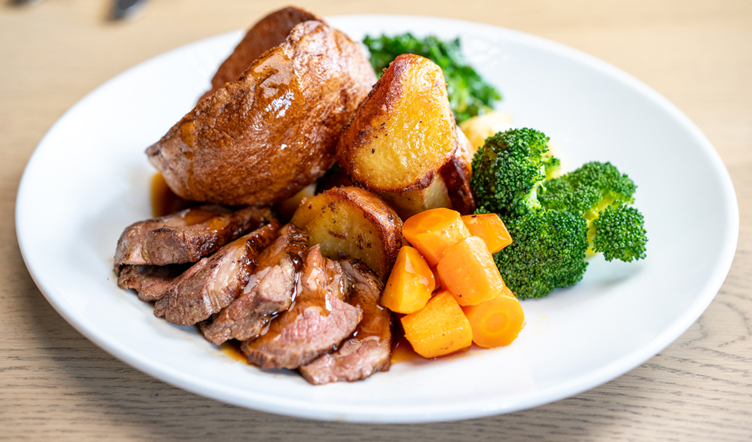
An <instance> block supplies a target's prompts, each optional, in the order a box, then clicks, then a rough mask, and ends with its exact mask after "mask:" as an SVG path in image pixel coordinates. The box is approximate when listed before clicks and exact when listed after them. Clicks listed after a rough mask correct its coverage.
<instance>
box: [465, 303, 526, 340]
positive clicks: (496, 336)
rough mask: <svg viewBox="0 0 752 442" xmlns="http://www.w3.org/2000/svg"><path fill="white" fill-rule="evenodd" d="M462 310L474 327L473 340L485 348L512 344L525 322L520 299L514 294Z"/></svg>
mask: <svg viewBox="0 0 752 442" xmlns="http://www.w3.org/2000/svg"><path fill="white" fill-rule="evenodd" d="M462 310H464V311H465V315H466V316H467V319H468V320H469V321H470V327H472V329H473V342H475V343H476V344H477V345H479V346H480V347H483V348H493V347H501V346H504V345H509V344H511V343H512V341H514V340H515V339H517V335H518V334H519V333H520V330H522V324H523V323H524V322H525V313H524V312H523V311H522V306H521V305H520V301H518V300H517V298H515V297H514V296H506V295H504V296H499V297H498V298H493V299H489V300H488V301H484V302H481V303H480V304H478V305H470V306H467V307H463V308H462Z"/></svg>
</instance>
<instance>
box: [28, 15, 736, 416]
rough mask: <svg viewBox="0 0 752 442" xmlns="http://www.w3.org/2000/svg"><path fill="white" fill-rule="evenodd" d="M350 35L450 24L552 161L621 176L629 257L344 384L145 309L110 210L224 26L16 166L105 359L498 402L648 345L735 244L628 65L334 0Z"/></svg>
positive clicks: (186, 102)
mask: <svg viewBox="0 0 752 442" xmlns="http://www.w3.org/2000/svg"><path fill="white" fill-rule="evenodd" d="M328 20H329V23H330V24H331V25H332V26H334V27H336V28H338V29H340V30H342V31H344V32H345V33H347V34H348V35H349V36H350V37H351V38H352V39H354V40H362V38H363V37H364V35H366V34H371V35H376V34H381V33H387V34H395V33H401V32H404V31H410V32H413V33H414V34H416V35H419V36H422V35H427V34H435V35H438V36H440V37H442V38H454V37H457V36H459V37H460V38H461V40H462V45H463V48H464V51H465V53H466V56H467V58H468V60H469V61H470V62H471V64H472V65H473V66H474V67H475V68H476V69H477V70H478V71H479V72H480V73H481V74H482V75H483V76H484V77H485V78H487V79H488V80H489V81H490V82H492V83H493V84H494V85H496V86H497V87H498V89H500V90H501V92H502V94H503V95H504V99H503V101H502V102H501V103H500V104H499V105H498V106H497V108H498V109H499V110H502V111H505V112H509V113H511V114H512V115H513V117H514V126H516V127H533V128H536V129H539V130H541V131H543V132H545V133H546V134H547V135H548V136H550V137H551V140H552V141H553V143H555V144H556V146H557V148H558V151H559V154H560V156H562V157H563V158H564V160H565V162H566V164H568V165H569V167H570V168H574V167H577V166H579V165H580V164H582V163H584V162H587V161H592V160H598V161H611V162H612V163H614V164H616V165H617V166H618V167H619V169H620V170H621V171H622V172H625V173H627V174H629V176H630V177H631V178H632V179H633V180H634V181H635V182H636V183H637V185H638V190H637V193H636V203H635V205H636V207H637V208H639V209H640V211H642V213H643V214H644V215H645V220H646V222H645V225H646V229H647V232H648V237H649V242H648V245H647V259H645V260H642V261H639V262H634V263H629V264H627V263H622V262H611V263H608V262H606V261H605V260H603V258H600V257H596V258H594V259H592V261H591V263H590V266H589V268H588V271H587V274H586V275H585V278H584V279H583V281H582V282H581V283H579V284H577V285H576V286H574V287H571V288H568V289H563V290H556V291H555V292H553V293H552V294H551V295H550V296H548V297H547V298H544V299H540V300H528V301H523V303H522V305H523V308H524V311H525V316H526V324H525V328H524V329H523V331H522V332H521V333H520V335H519V338H518V339H517V340H516V341H515V342H514V343H512V345H510V346H508V347H504V348H498V349H494V350H480V349H477V348H473V349H471V350H469V351H466V352H464V353H461V354H458V355H455V356H449V357H444V358H439V359H437V360H418V359H413V360H406V361H402V362H396V363H394V364H393V365H392V368H391V370H389V371H388V372H386V373H377V374H375V375H374V376H372V377H371V378H369V379H367V380H365V381H361V382H354V383H338V384H330V385H325V386H313V385H309V384H308V383H306V381H305V380H304V379H303V378H301V377H300V376H298V375H297V374H295V373H290V372H285V371H275V372H262V371H260V370H259V369H258V368H256V367H254V366H251V365H248V364H246V363H245V362H243V361H240V360H238V359H237V358H234V357H232V356H231V355H228V354H227V353H226V352H224V351H223V350H222V349H220V348H218V347H216V346H214V345H213V344H211V343H209V342H207V341H206V340H205V339H204V338H203V337H202V336H201V335H199V333H198V332H197V330H196V329H195V328H194V327H179V326H175V325H172V324H169V323H167V322H166V321H164V320H162V319H158V318H156V317H154V315H153V314H152V306H150V305H149V304H146V303H143V302H141V301H139V300H138V299H137V298H136V296H135V294H134V293H132V292H129V291H124V290H121V289H119V288H118V287H117V285H116V283H115V282H116V278H115V275H114V274H113V272H112V266H113V261H112V257H113V254H114V252H115V245H116V242H117V240H118V237H119V236H120V234H121V232H122V231H123V228H125V227H126V226H127V225H129V224H130V223H133V222H135V221H139V220H142V219H145V218H148V217H150V216H151V206H150V185H151V181H152V177H153V175H154V173H155V170H154V169H153V168H152V166H151V165H150V164H149V163H148V161H147V159H146V155H145V154H144V149H145V148H146V147H147V146H149V145H150V144H152V143H154V142H155V141H157V140H158V139H159V138H160V137H161V136H162V135H164V134H165V133H166V132H167V130H168V129H169V128H170V127H171V126H172V125H173V124H174V123H175V122H176V121H178V120H179V119H180V117H182V116H183V115H184V114H185V113H187V112H188V111H190V110H191V109H192V107H193V105H194V104H195V102H196V100H197V98H198V97H199V96H200V95H201V94H202V93H203V92H204V91H205V90H206V89H207V88H208V87H209V80H210V78H211V76H212V75H213V73H214V71H215V69H216V67H217V66H218V65H219V63H220V62H221V61H222V60H224V58H225V57H226V56H227V55H228V54H229V53H230V52H231V50H232V49H233V48H234V46H235V44H236V43H237V42H238V41H239V39H240V38H241V36H242V33H241V32H232V33H229V34H224V35H220V36H217V37H214V38H209V39H206V40H202V41H199V42H197V43H193V44H190V45H187V46H184V47H182V48H179V49H176V50H174V51H171V52H168V53H166V54H164V55H161V56H158V57H156V58H153V59H151V60H149V61H147V62H144V63H142V64H140V65H138V66H136V67H134V68H132V69H130V70H128V71H126V72H124V73H123V74H121V75H119V76H117V77H115V78H114V79H112V80H110V81H108V82H107V83H105V84H104V85H102V86H101V87H99V88H98V89H96V90H95V91H93V92H92V93H90V94H89V95H87V96H86V97H85V98H84V99H82V100H81V101H80V102H79V103H77V104H76V105H75V106H74V107H73V108H71V109H70V110H69V111H68V112H67V113H66V114H65V115H64V116H63V117H62V118H61V119H60V120H59V121H58V122H57V123H56V124H55V125H54V126H53V127H52V129H50V131H49V133H47V135H46V136H45V137H44V139H43V140H42V142H41V143H40V144H39V146H38V147H37V149H36V151H35V152H34V154H33V155H32V157H31V159H30V161H29V163H28V165H27V167H26V171H25V173H24V175H23V178H22V181H21V184H20V188H19V191H18V199H17V206H16V229H17V235H18V242H19V244H20V247H21V252H22V254H23V257H24V260H25V262H26V265H27V267H28V269H29V272H30V273H31V275H32V277H33V278H34V281H35V282H36V284H37V286H38V287H39V289H40V290H41V292H42V293H43V294H44V296H45V297H46V298H47V299H48V300H49V302H50V303H51V304H52V305H53V306H54V308H55V309H56V310H57V311H58V312H59V313H60V314H61V315H62V316H63V317H64V318H65V319H66V320H67V321H68V322H70V324H71V325H73V326H74V327H75V328H76V329H77V330H78V331H80V332H81V333H82V334H83V335H85V336H86V337H87V338H89V339H90V340H91V341H93V342H94V343H96V344H97V345H98V346H100V347H101V348H103V349H104V350H105V351H107V352H109V353H111V354H112V355H114V356H115V357H117V358H119V359H120V360H122V361H124V362H126V363H128V364H130V365H132V366H133V367H136V368H137V369H139V370H141V371H143V372H145V373H148V374H150V375H152V376H154V377H156V378H158V379H161V380H163V381H165V382H167V383H169V384H172V385H175V386H177V387H180V388H183V389H185V390H188V391H191V392H194V393H196V394H200V395H204V396H207V397H210V398H214V399H217V400H220V401H223V402H227V403H231V404H235V405H238V406H242V407H248V408H252V409H257V410H263V411H267V412H271V413H279V414H284V415H291V416H299V417H306V418H313V419H323V420H341V421H358V422H429V421H445V420H456V419H466V418H474V417H481V416H488V415H493V414H499V413H508V412H513V411H516V410H521V409H525V408H529V407H535V406H538V405H541V404H545V403H548V402H552V401H556V400H559V399H562V398H565V397H568V396H571V395H574V394H577V393H580V392H583V391H585V390H588V389H590V388H593V387H595V386H597V385H600V384H602V383H604V382H607V381H609V380H611V379H614V378H616V377H618V376H620V375H622V374H624V373H626V372H627V371H629V370H631V369H633V368H635V367H637V366H638V365H640V364H641V363H643V362H645V361H646V360H647V359H649V358H650V357H652V356H653V355H655V354H656V353H658V352H659V351H661V350H662V349H663V348H665V347H666V346H667V345H669V344H670V343H671V342H672V341H673V340H674V339H676V338H677V337H678V336H679V335H680V334H681V333H682V332H684V331H685V330H686V329H687V328H688V327H689V326H690V325H691V324H692V323H693V322H694V321H695V320H696V319H697V318H698V317H699V316H700V314H701V313H702V312H703V311H704V310H705V308H706V307H707V306H708V304H709V303H710V302H711V300H712V299H713V297H714V296H715V294H716V292H717V291H718V290H719V288H720V287H721V284H722V283H723V281H724V278H725V277H726V274H727V272H728V270H729V267H730V265H731V261H732V259H733V256H734V251H735V249H736V242H737V236H738V230H739V228H738V225H739V216H738V207H737V203H736V197H735V194H734V189H733V186H732V183H731V180H730V178H729V175H728V172H727V171H726V169H725V167H724V165H723V162H722V161H721V159H720V157H719V156H718V154H717V153H716V151H715V149H714V148H713V146H712V145H711V144H710V142H709V141H708V140H707V139H706V137H705V136H704V135H703V134H702V133H701V132H700V130H698V128H697V127H696V126H695V125H694V124H693V123H692V122H691V121H690V120H689V119H688V118H687V117H686V116H685V115H684V114H683V113H682V112H681V111H679V110H678V109H677V108H676V107H675V106H674V105H672V104H671V103H670V102H669V101H667V100H666V99H665V98H663V97H662V96H660V95H659V94H658V93H656V92H655V91H653V90H652V89H650V88H649V87H647V86H646V85H644V84H643V83H641V82H640V81H638V80H636V79H634V78H633V77H631V76H629V75H628V74H626V73H624V72H622V71H620V70H618V69H616V68H614V67H613V66H610V65H608V64H607V63H604V62H603V61H600V60H598V59H596V58H594V57H591V56H588V55H586V54H583V53H581V52H579V51H576V50H574V49H571V48H568V47H565V46H563V45H561V44H557V43H554V42H551V41H547V40H544V39H542V38H539V37H535V36H531V35H527V34H523V33H520V32H515V31H511V30H507V29H501V28H497V27H492V26H487V25H482V24H477V23H469V22H462V21H454V20H444V19H436V18H427V17H407V16H373V15H370V16H340V17H331V18H329V19H328Z"/></svg>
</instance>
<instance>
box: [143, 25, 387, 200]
mask: <svg viewBox="0 0 752 442" xmlns="http://www.w3.org/2000/svg"><path fill="white" fill-rule="evenodd" d="M375 81H376V76H375V74H374V72H373V69H372V68H371V65H370V64H369V62H368V59H367V58H366V56H365V54H364V52H363V49H362V48H361V47H360V45H359V44H358V43H356V42H353V41H352V40H350V39H349V38H348V37H347V36H346V35H345V34H343V33H341V32H339V31H337V30H335V29H332V28H331V27H329V26H328V25H326V24H325V23H322V22H319V21H306V22H304V23H300V24H298V25H296V26H295V27H294V28H293V29H292V31H291V32H290V34H289V35H288V36H287V40H286V41H285V43H283V44H282V45H280V46H277V47H275V48H273V49H270V50H269V51H266V52H264V54H263V55H262V56H261V58H259V59H257V60H256V61H254V62H253V64H252V65H251V67H250V68H249V69H248V70H247V71H246V72H245V73H244V74H243V75H242V76H241V77H240V79H239V80H238V81H236V82H231V83H227V84H226V85H224V86H223V87H222V88H220V89H219V90H217V91H216V92H215V93H214V94H212V95H211V96H210V97H208V98H206V99H204V100H201V101H200V102H199V103H198V105H197V106H196V108H195V109H193V110H192V111H191V112H190V113H188V114H187V115H186V116H185V117H183V119H182V120H180V121H179V122H178V123H177V124H176V125H175V126H173V127H172V128H171V129H170V131H169V132H168V133H167V135H165V136H164V137H163V138H162V139H161V140H160V141H159V142H157V143H156V144H154V145H153V146H151V147H149V148H148V149H147V151H146V153H147V155H148V156H149V160H150V161H151V163H152V164H153V165H154V166H155V167H156V168H157V169H158V170H159V171H161V172H162V175H163V176H164V178H165V181H166V182H167V185H168V186H169V187H170V189H172V191H173V192H175V193H176V194H177V195H179V196H180V197H182V198H185V199H189V200H194V201H209V202H213V203H220V204H227V205H243V204H271V203H274V202H276V201H281V200H283V199H285V198H288V197H290V196H292V195H294V194H295V193H297V192H298V191H299V190H300V189H302V188H303V187H305V186H307V185H308V184H311V183H312V182H314V181H315V180H316V179H317V178H318V177H320V176H321V175H323V174H324V172H326V170H327V169H328V168H329V167H330V166H331V165H332V164H333V162H334V148H335V146H336V144H337V140H338V138H339V135H340V133H341V131H342V126H343V125H344V124H345V123H346V122H347V121H348V119H349V118H350V117H351V115H352V113H353V112H354V111H355V109H356V108H357V106H358V104H359V103H360V102H361V101H362V100H363V98H364V97H365V96H366V95H367V94H368V91H369V90H370V89H371V86H372V85H373V84H374V83H375Z"/></svg>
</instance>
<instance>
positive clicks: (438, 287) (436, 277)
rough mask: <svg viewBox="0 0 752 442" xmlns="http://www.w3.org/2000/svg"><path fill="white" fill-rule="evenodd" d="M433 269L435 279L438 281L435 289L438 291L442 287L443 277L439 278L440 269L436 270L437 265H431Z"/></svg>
mask: <svg viewBox="0 0 752 442" xmlns="http://www.w3.org/2000/svg"><path fill="white" fill-rule="evenodd" d="M431 271H432V272H433V280H434V281H436V288H434V289H433V291H434V292H437V291H439V290H440V289H441V278H439V271H438V270H436V267H431Z"/></svg>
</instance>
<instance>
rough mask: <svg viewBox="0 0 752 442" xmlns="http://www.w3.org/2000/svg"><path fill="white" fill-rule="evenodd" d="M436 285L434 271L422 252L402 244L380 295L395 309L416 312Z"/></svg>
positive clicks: (395, 310)
mask: <svg viewBox="0 0 752 442" xmlns="http://www.w3.org/2000/svg"><path fill="white" fill-rule="evenodd" d="M435 287H436V281H435V279H434V275H433V272H432V271H431V268H430V267H428V263H427V262H426V260H425V259H423V256H421V254H420V252H418V251H417V250H415V249H414V248H412V247H409V246H402V248H401V249H400V251H399V253H398V254H397V261H396V262H395V263H394V267H393V268H392V273H391V275H389V280H388V281H387V283H386V287H385V288H384V292H383V293H382V294H381V305H383V306H384V307H386V308H388V309H389V310H391V311H393V312H397V313H413V312H416V311H418V310H420V309H422V308H423V307H424V306H425V305H426V303H427V302H428V300H429V299H431V293H433V290H434V288H435Z"/></svg>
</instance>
